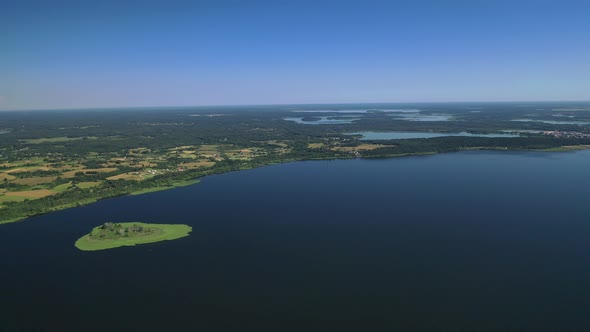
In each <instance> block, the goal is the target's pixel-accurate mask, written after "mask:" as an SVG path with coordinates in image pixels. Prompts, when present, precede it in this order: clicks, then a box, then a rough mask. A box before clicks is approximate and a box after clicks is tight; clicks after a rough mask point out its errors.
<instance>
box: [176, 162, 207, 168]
mask: <svg viewBox="0 0 590 332" xmlns="http://www.w3.org/2000/svg"><path fill="white" fill-rule="evenodd" d="M213 165H215V162H213V161H195V162H190V163H183V164H181V165H180V167H186V168H197V167H211V166H213Z"/></svg>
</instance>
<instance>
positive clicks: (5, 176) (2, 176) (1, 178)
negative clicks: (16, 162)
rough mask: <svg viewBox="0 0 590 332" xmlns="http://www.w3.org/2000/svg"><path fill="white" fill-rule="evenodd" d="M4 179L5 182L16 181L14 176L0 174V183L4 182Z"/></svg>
mask: <svg viewBox="0 0 590 332" xmlns="http://www.w3.org/2000/svg"><path fill="white" fill-rule="evenodd" d="M4 179H6V180H14V179H16V178H15V177H14V176H12V175H10V174H7V173H0V181H4Z"/></svg>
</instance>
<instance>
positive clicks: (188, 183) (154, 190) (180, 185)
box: [129, 180, 201, 196]
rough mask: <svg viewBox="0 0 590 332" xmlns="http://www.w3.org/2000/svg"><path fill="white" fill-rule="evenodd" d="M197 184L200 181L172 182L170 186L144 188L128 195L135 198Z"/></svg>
mask: <svg viewBox="0 0 590 332" xmlns="http://www.w3.org/2000/svg"><path fill="white" fill-rule="evenodd" d="M199 182H201V181H200V180H189V181H181V182H174V183H173V184H172V185H171V186H165V187H154V188H146V189H142V190H138V191H134V192H132V193H130V194H129V195H133V196H135V195H142V194H149V193H153V192H156V191H162V190H168V189H173V188H177V187H186V186H190V185H191V184H197V183H199Z"/></svg>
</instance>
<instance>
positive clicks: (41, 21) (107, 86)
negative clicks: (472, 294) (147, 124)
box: [0, 0, 590, 110]
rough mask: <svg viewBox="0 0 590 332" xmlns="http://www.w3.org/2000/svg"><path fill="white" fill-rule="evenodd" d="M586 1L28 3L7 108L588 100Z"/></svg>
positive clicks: (11, 52)
mask: <svg viewBox="0 0 590 332" xmlns="http://www.w3.org/2000/svg"><path fill="white" fill-rule="evenodd" d="M589 13H590V2H589V1H568V0H560V1H544V0H536V1H526V0H521V1H519V0H512V1H502V0H497V1H494V0H487V1H480V0H469V1H455V0H448V1H447V0H439V1H434V0H431V1H421V0H414V1H394V0H391V1H370V0H365V1H345V0H341V1H322V0H315V1H306V0H299V1H279V0H276V1H223V0H217V1H171V0H168V1H123V0H118V1H109V0H103V1H84V0H78V1H59V0H57V1H45V0H42V1H27V0H5V1H3V2H2V7H1V8H0V109H5V110H6V109H45V108H87V107H121V106H123V107H125V106H164V105H166V106H173V105H179V106H188V105H234V104H290V103H348V102H351V103H353V102H421V101H426V102H429V101H513V100H514V101H523V100H526V101H531V100H590V19H588V15H590V14H589Z"/></svg>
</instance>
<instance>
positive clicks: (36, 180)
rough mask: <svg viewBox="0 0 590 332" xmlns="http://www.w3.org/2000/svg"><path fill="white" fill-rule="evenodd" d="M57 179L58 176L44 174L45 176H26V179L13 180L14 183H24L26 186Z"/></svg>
mask: <svg viewBox="0 0 590 332" xmlns="http://www.w3.org/2000/svg"><path fill="white" fill-rule="evenodd" d="M55 179H57V176H44V177H33V178H25V179H18V180H14V181H12V182H13V183H17V184H23V185H26V186H35V185H38V184H44V183H51V182H53V181H55Z"/></svg>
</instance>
